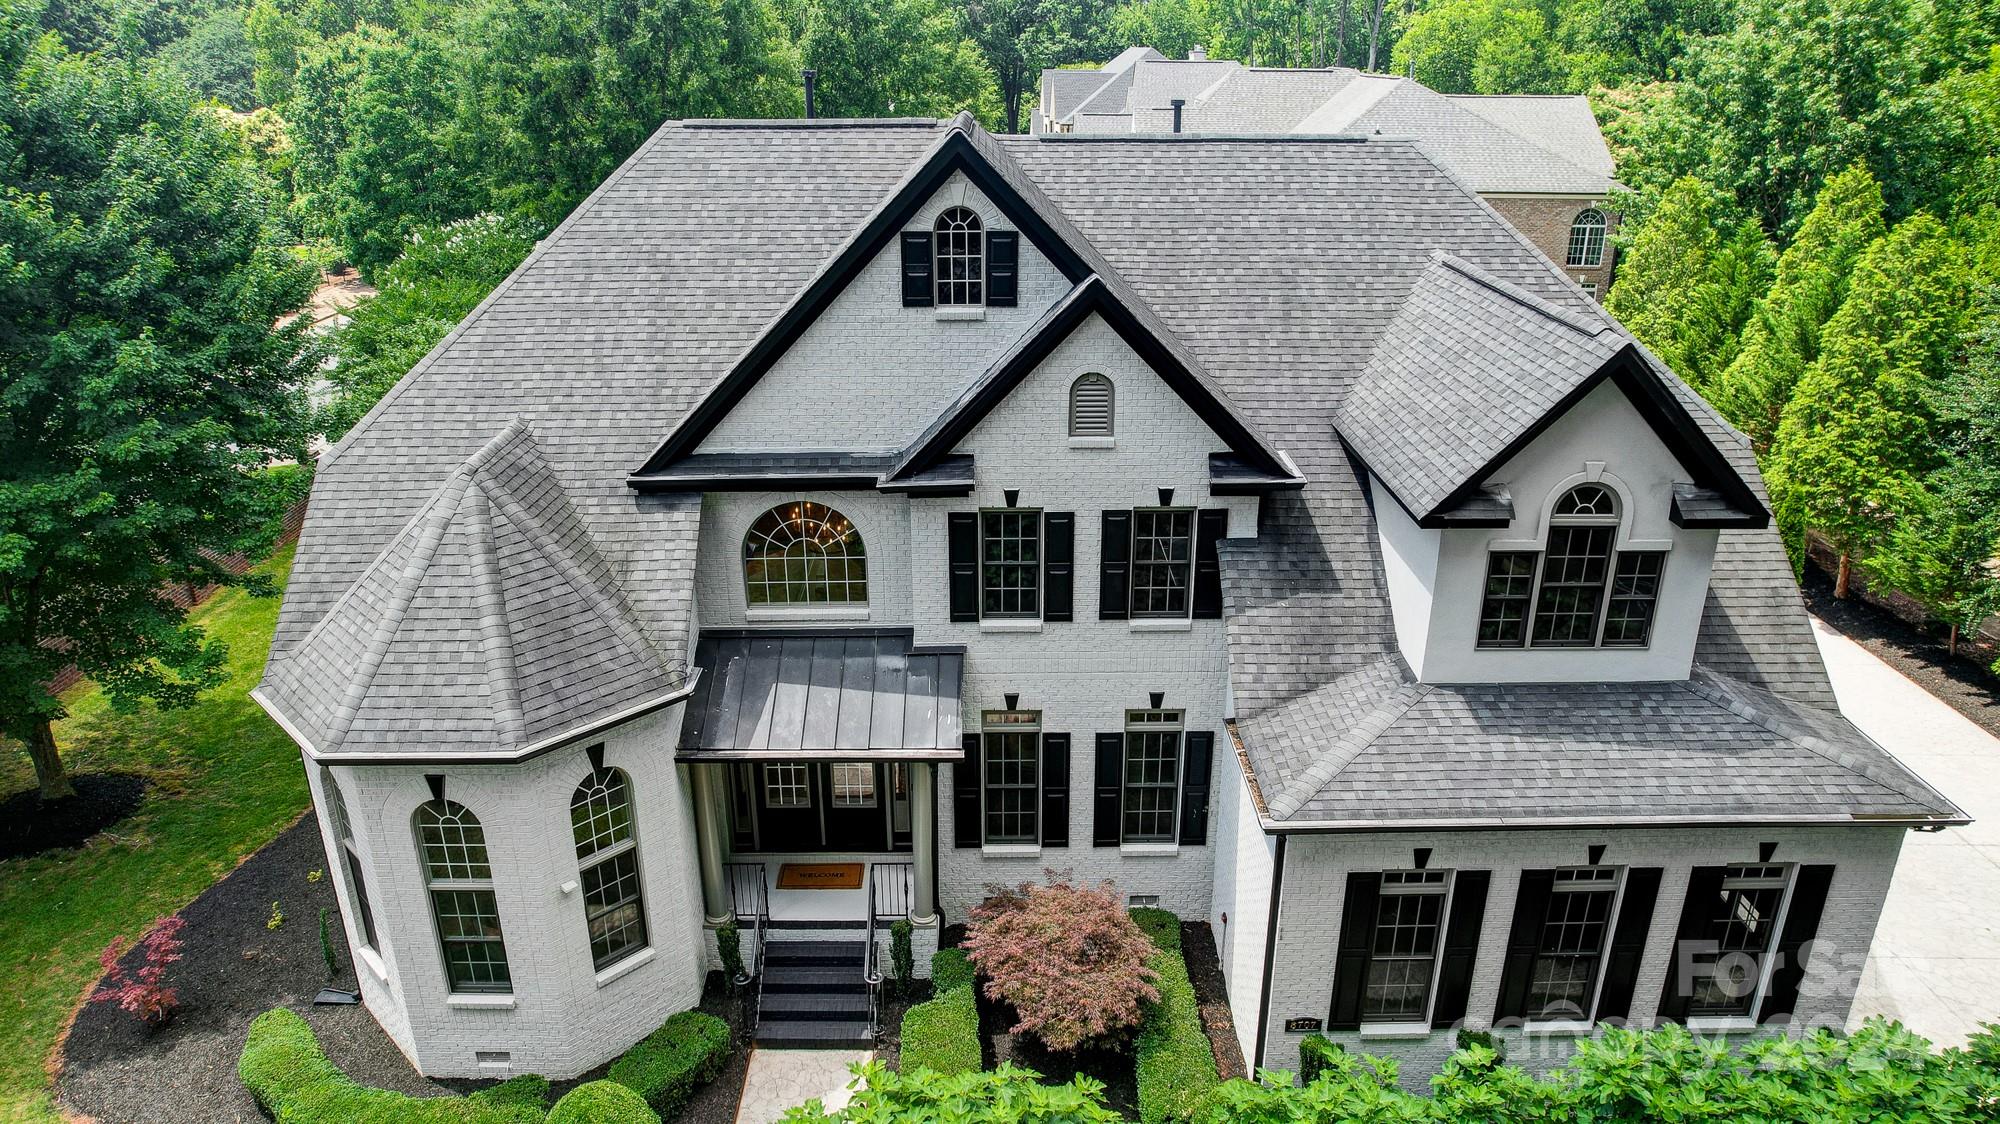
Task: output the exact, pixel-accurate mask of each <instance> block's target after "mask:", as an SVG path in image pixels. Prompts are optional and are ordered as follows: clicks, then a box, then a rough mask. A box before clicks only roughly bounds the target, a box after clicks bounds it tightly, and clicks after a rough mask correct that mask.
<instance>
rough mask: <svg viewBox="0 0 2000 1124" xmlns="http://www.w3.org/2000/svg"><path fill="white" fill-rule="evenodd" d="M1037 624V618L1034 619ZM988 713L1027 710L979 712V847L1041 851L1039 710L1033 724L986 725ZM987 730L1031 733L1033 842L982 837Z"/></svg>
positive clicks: (1007, 854) (1011, 853)
mask: <svg viewBox="0 0 2000 1124" xmlns="http://www.w3.org/2000/svg"><path fill="white" fill-rule="evenodd" d="M1036 623H1037V624H1040V623H1041V622H1039V621H1037V622H1036ZM988 713H1011V714H1027V713H1030V712H1029V711H1025V710H1020V711H1000V712H989V711H983V710H982V711H980V712H979V850H980V853H981V854H983V855H989V856H991V857H994V858H1025V857H1027V856H1029V855H1030V854H1033V855H1035V856H1039V855H1041V853H1042V826H1043V825H1042V805H1043V803H1044V794H1045V792H1046V787H1045V786H1046V784H1047V781H1048V778H1047V777H1044V776H1043V775H1042V717H1041V716H1042V712H1041V711H1039V710H1037V711H1033V712H1032V713H1033V714H1034V715H1035V724H1034V725H1033V726H1029V725H1025V724H1021V725H1011V726H998V727H995V728H993V729H990V730H989V729H987V728H986V715H987V714H988ZM989 734H1033V735H1034V739H1035V740H1034V745H1035V841H1034V842H1033V843H988V842H987V841H986V765H987V763H988V761H989V760H990V758H989V756H988V751H987V748H986V737H987V735H989Z"/></svg>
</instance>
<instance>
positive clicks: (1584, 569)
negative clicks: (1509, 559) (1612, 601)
mask: <svg viewBox="0 0 2000 1124" xmlns="http://www.w3.org/2000/svg"><path fill="white" fill-rule="evenodd" d="M1617 534H1618V505H1617V503H1616V501H1614V500H1613V499H1612V497H1611V491H1610V489H1608V488H1605V487H1603V486H1601V485H1598V484H1579V485H1577V486H1576V487H1574V488H1571V489H1570V490H1569V491H1568V492H1566V493H1564V494H1563V496H1562V497H1561V498H1559V499H1557V500H1556V504H1555V507H1554V508H1553V509H1552V510H1551V511H1550V513H1549V543H1548V551H1547V552H1546V555H1545V556H1544V558H1543V560H1542V582H1541V588H1540V590H1539V591H1538V592H1537V595H1536V598H1535V639H1534V642H1535V644H1537V645H1546V646H1550V647H1587V646H1589V645H1591V644H1593V643H1595V642H1596V640H1597V611H1598V609H1599V608H1600V607H1601V606H1602V604H1603V602H1604V584H1605V578H1606V576H1607V574H1608V572H1609V570H1610V566H1611V546H1612V540H1613V539H1614V538H1616V537H1617Z"/></svg>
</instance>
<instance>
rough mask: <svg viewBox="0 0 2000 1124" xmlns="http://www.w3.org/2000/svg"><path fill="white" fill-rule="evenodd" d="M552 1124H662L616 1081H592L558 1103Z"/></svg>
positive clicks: (633, 1094)
mask: <svg viewBox="0 0 2000 1124" xmlns="http://www.w3.org/2000/svg"><path fill="white" fill-rule="evenodd" d="M549 1124H660V1114H659V1113H657V1112H654V1111H653V1110H652V1109H651V1108H648V1107H647V1106H646V1098H644V1097H642V1096H640V1095H639V1094H637V1093H635V1092H633V1091H632V1090H630V1089H627V1088H626V1087H625V1086H623V1085H620V1084H619V1083H618V1082H616V1081H592V1082H589V1083H588V1084H584V1085H578V1086H577V1087H576V1088H574V1089H571V1090H570V1091H569V1095H568V1096H565V1097H564V1098H563V1099H562V1100H559V1101H557V1102H556V1107H555V1108H554V1109H551V1110H550V1112H549Z"/></svg>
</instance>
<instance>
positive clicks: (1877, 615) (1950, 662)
mask: <svg viewBox="0 0 2000 1124" xmlns="http://www.w3.org/2000/svg"><path fill="white" fill-rule="evenodd" d="M1800 584H1801V585H1802V586H1803V587H1804V589H1805V595H1806V606H1807V608H1809V609H1811V610H1812V612H1813V615H1814V616H1817V617H1818V618H1819V619H1821V620H1823V621H1825V622H1826V623H1827V624H1829V625H1832V626H1833V627H1834V629H1836V630H1837V631H1839V632H1840V634H1841V635H1843V636H1845V637H1847V638H1848V639H1850V640H1853V641H1854V642H1855V643H1857V644H1860V645H1861V646H1862V647H1864V648H1866V649H1868V650H1869V651H1870V652H1872V653H1874V655H1875V656H1876V657H1878V658H1879V659H1881V660H1882V662H1884V663H1886V664H1888V665H1889V666H1890V667H1893V668H1895V669H1896V670H1897V671H1899V672H1902V673H1903V674H1904V675H1905V676H1907V677H1909V678H1910V679H1911V680H1913V681H1915V682H1916V684H1917V685H1918V686H1920V687H1922V688H1923V689H1924V690H1926V691H1929V692H1930V693H1931V694H1933V695H1936V696H1937V697H1938V698H1939V699H1942V700H1943V701H1944V702H1945V703H1946V704H1947V705H1949V706H1950V707H1951V708H1952V709H1953V710H1956V711H1958V712H1959V713H1960V714H1963V715H1965V716H1966V718H1968V719H1970V720H1972V721H1973V722H1974V723H1976V724H1978V725H1979V726H1980V727H1982V728H1984V729H1985V730H1986V732H1987V733H1990V734H1993V735H1994V736H1996V737H2000V678H1996V677H1995V676H1994V675H1993V673H1992V672H1990V671H1988V670H1987V669H1986V665H1987V664H1989V663H1991V662H1992V660H1993V652H1992V650H1991V649H1990V648H1985V647H1981V646H1975V645H1972V644H1968V643H1966V642H1964V641H1963V640H1961V641H1960V643H1959V650H1958V655H1957V656H1948V655H1946V654H1945V636H1944V634H1943V632H1942V630H1939V631H1929V630H1926V629H1923V628H1920V627H1918V626H1916V625H1913V624H1911V623H1910V622H1908V621H1906V620H1904V619H1903V618H1901V617H1899V616H1897V615H1896V614H1895V613H1893V612H1890V611H1889V610H1888V609H1885V608H1883V607H1881V606H1879V605H1875V604H1872V603H1870V602H1867V601H1863V600H1862V599H1861V598H1860V597H1858V596H1857V597H1848V598H1846V599H1845V600H1840V599H1836V598H1835V597H1834V596H1833V579H1832V577H1831V576H1829V575H1828V574H1827V573H1826V572H1825V571H1823V570H1821V569H1820V568H1819V567H1818V566H1817V565H1813V566H1807V567H1806V572H1805V580H1804V581H1803V582H1801V583H1800Z"/></svg>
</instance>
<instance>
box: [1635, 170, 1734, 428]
mask: <svg viewBox="0 0 2000 1124" xmlns="http://www.w3.org/2000/svg"><path fill="white" fill-rule="evenodd" d="M1726 211H1727V205H1726V201H1725V200H1724V199H1723V198H1722V197H1721V196H1720V194H1719V193H1718V192H1717V191H1716V190H1715V189H1714V188H1711V187H1709V186H1708V185H1707V184H1705V183H1703V182H1702V181H1700V180H1697V179H1694V178H1692V177H1688V178H1684V179H1681V180H1678V181H1676V182H1675V183H1674V185H1673V186H1672V187H1671V188H1669V189H1668V190H1667V193H1666V196H1665V197H1664V198H1663V199H1662V200H1661V201H1660V202H1659V204H1658V205H1657V206H1656V207H1654V208H1653V209H1652V211H1651V213H1650V214H1649V215H1648V216H1647V218H1646V220H1645V223H1644V225H1643V226H1641V227H1640V228H1639V232H1638V234H1637V235H1636V236H1634V238H1633V239H1632V244H1631V246H1630V248H1629V249H1627V250H1626V251H1625V252H1624V254H1623V255H1621V257H1620V260H1619V267H1618V276H1617V280H1616V281H1615V282H1614V283H1613V285H1612V287H1611V292H1610V293H1609V294H1608V295H1607V296H1606V298H1605V301H1604V305H1605V308H1606V309H1608V310H1609V311H1610V312H1611V313H1612V315H1614V316H1616V317H1618V319H1619V320H1620V321H1622V322H1623V323H1624V325H1625V326H1626V327H1627V328H1629V329H1630V330H1631V332H1632V334H1633V335H1635V336H1637V337H1639V340H1640V341H1641V342H1642V343H1644V344H1646V345H1647V346H1648V347H1650V348H1652V349H1653V351H1654V352H1655V353H1656V354H1658V355H1659V356H1660V358H1661V359H1663V360H1665V361H1666V363H1667V365H1668V366H1670V367H1672V368H1673V369H1674V370H1675V371H1676V372H1678V373H1679V374H1680V375H1681V377H1682V378H1685V379H1687V380H1688V382H1689V383H1690V384H1692V385H1693V386H1694V387H1695V389H1697V390H1703V389H1706V387H1707V386H1708V384H1709V383H1710V382H1711V381H1712V380H1713V379H1714V377H1715V376H1716V375H1717V374H1719V373H1720V372H1721V370H1722V369H1723V368H1724V367H1726V366H1727V365H1728V363H1729V360H1730V357H1731V356H1732V355H1733V354H1734V351H1735V347H1736V340H1737V338H1738V334H1739V333H1740V332H1741V331H1742V329H1743V324H1744V322H1745V321H1746V320H1748V319H1749V317H1750V313H1751V309H1752V308H1753V306H1754V305H1755V302H1756V301H1757V299H1758V297H1760V296H1761V295H1762V294H1763V293H1764V291H1765V288H1766V287H1767V286H1768V285H1769V284H1770V280H1771V272H1772V268H1773V254H1772V251H1771V247H1770V244H1769V243H1768V242H1766V241H1765V239H1764V235H1763V232H1762V231H1761V230H1760V229H1759V228H1758V226H1757V224H1756V223H1755V222H1753V221H1750V220H1748V219H1743V220H1739V221H1738V222H1737V223H1736V224H1735V227H1734V229H1733V230H1732V229H1730V228H1729V227H1728V225H1727V224H1726V220H1725V214H1726Z"/></svg>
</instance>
